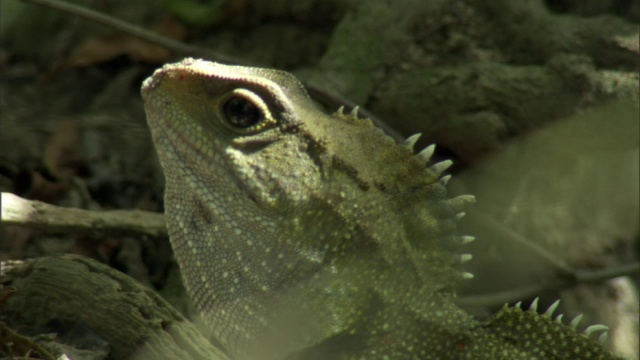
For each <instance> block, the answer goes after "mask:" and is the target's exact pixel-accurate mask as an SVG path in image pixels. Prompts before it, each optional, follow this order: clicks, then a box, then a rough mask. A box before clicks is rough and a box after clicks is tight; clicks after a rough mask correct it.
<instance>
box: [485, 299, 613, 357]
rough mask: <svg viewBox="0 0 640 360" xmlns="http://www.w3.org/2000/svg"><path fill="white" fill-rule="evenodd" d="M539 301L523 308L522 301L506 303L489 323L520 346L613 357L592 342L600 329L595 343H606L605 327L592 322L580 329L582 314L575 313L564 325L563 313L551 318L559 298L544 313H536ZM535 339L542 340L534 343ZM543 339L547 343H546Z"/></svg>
mask: <svg viewBox="0 0 640 360" xmlns="http://www.w3.org/2000/svg"><path fill="white" fill-rule="evenodd" d="M538 303H539V298H536V299H534V300H533V302H532V303H531V305H530V306H529V308H528V309H526V310H524V309H523V308H522V302H518V303H516V304H515V305H514V306H513V307H510V306H509V305H508V304H505V305H504V306H503V308H502V310H500V312H498V314H496V315H495V316H494V317H493V318H492V319H491V320H489V322H488V325H489V327H491V328H494V329H495V330H496V331H497V332H499V333H501V334H505V335H507V334H510V335H508V336H509V338H513V337H515V339H514V340H515V341H516V342H518V343H520V344H523V346H524V344H526V345H527V346H530V345H531V344H533V346H539V347H540V348H538V349H536V350H540V349H542V350H543V351H545V352H549V353H554V349H556V350H557V349H576V351H579V352H580V354H578V353H572V356H573V357H574V358H580V359H615V357H613V356H612V355H610V353H609V352H608V351H607V350H605V349H604V347H602V345H600V344H597V343H593V342H591V341H592V339H591V335H593V334H596V333H598V332H601V333H600V335H599V336H598V342H599V343H604V342H606V340H607V336H608V333H607V330H608V329H609V328H608V327H607V326H605V325H601V324H597V325H591V326H589V327H587V328H586V329H585V330H584V332H580V331H578V330H577V327H578V325H579V324H580V321H581V320H582V315H578V316H576V317H575V318H574V319H573V320H572V321H571V322H570V323H569V325H568V326H567V325H565V324H564V323H563V321H562V318H563V315H562V314H559V315H557V316H556V317H555V318H554V317H553V316H554V313H555V312H556V310H557V309H558V306H559V305H560V300H556V301H555V302H554V303H553V304H551V305H550V306H549V308H548V309H547V310H546V311H545V312H544V313H543V314H540V313H538ZM538 339H539V340H541V341H540V342H541V343H540V344H535V342H537V341H538ZM545 341H546V342H548V344H546V345H545V344H544V342H545ZM558 341H560V342H563V344H562V345H567V344H570V345H572V346H561V344H556V343H555V342H558ZM543 347H546V348H543ZM554 354H555V353H554ZM576 356H577V357H576ZM581 356H582V357H581Z"/></svg>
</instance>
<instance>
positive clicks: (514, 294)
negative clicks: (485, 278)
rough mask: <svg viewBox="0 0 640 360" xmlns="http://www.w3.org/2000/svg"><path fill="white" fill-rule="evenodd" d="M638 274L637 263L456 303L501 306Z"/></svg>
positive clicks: (577, 273)
mask: <svg viewBox="0 0 640 360" xmlns="http://www.w3.org/2000/svg"><path fill="white" fill-rule="evenodd" d="M638 274H640V262H637V261H636V262H632V263H629V264H624V265H618V266H610V267H607V268H604V269H599V270H584V271H576V272H574V273H573V274H572V276H570V277H566V276H559V277H557V278H555V279H553V280H550V281H547V282H544V283H540V284H536V285H528V286H523V287H520V288H515V289H510V290H507V291H501V292H495V293H491V294H483V295H471V296H462V297H459V298H457V299H456V303H457V304H458V305H460V306H463V307H465V306H466V307H468V306H500V305H502V304H505V303H511V302H515V301H520V300H522V299H527V298H531V297H534V296H537V295H540V294H543V293H545V292H556V291H559V290H564V289H568V288H571V287H574V286H577V285H581V284H597V283H601V282H604V281H607V280H610V279H614V278H617V277H621V276H638Z"/></svg>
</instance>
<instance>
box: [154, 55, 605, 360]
mask: <svg viewBox="0 0 640 360" xmlns="http://www.w3.org/2000/svg"><path fill="white" fill-rule="evenodd" d="M142 94H143V97H144V99H145V110H146V112H147V119H148V122H149V125H150V128H151V132H152V135H153V140H154V143H155V146H156V150H157V152H158V155H159V158H160V162H161V165H162V167H163V170H164V173H165V177H166V190H165V207H166V215H167V224H168V229H169V234H170V238H171V242H172V246H173V247H174V251H175V254H176V258H177V261H178V263H179V265H180V268H181V271H182V274H183V278H184V282H185V286H186V288H187V291H188V293H189V295H190V296H191V297H192V299H193V301H194V303H195V304H196V306H197V307H198V309H199V311H200V313H201V315H202V317H203V319H204V321H205V323H206V324H207V325H208V327H209V329H210V330H211V332H212V337H213V338H214V339H215V341H217V342H218V343H219V344H220V345H221V346H222V347H223V348H224V349H225V350H226V351H227V352H228V353H229V354H230V355H231V356H232V357H234V358H237V359H256V358H260V359H285V358H287V359H298V358H301V359H326V358H335V359H399V360H402V359H480V360H482V359H547V358H549V359H556V358H557V359H560V358H564V357H554V356H556V355H554V351H556V352H557V351H561V352H562V351H578V352H577V353H576V354H578V355H579V356H583V355H584V354H586V352H583V350H584V349H586V351H587V352H588V353H589V354H590V355H589V356H586V355H584V357H583V358H585V359H613V358H614V357H613V356H611V355H609V354H608V353H607V352H606V350H604V349H603V348H602V347H601V346H600V345H598V344H595V343H592V342H590V340H589V339H588V338H587V337H586V336H585V335H583V334H580V333H578V332H576V331H574V330H573V329H572V328H570V327H566V326H564V325H562V324H560V323H557V322H553V321H550V320H549V319H548V318H549V316H543V315H539V314H537V313H535V311H533V310H530V311H524V312H523V311H522V310H520V309H517V308H506V309H503V311H502V312H500V313H499V314H498V315H496V316H495V317H494V318H493V319H492V320H490V321H488V322H486V323H479V322H477V321H476V320H474V319H473V318H472V317H471V316H469V315H468V314H466V313H465V312H464V311H462V310H460V309H458V308H457V307H455V305H453V303H452V301H451V300H452V297H453V296H454V292H453V286H454V285H455V284H456V282H457V281H458V280H459V279H460V278H461V277H462V275H461V273H460V272H459V270H458V264H459V263H460V261H461V259H462V260H467V259H468V257H467V256H464V255H463V256H460V255H459V254H458V252H457V251H456V249H455V248H456V247H457V246H458V245H460V244H461V243H463V242H465V241H468V240H470V238H468V237H458V236H455V235H454V232H453V231H454V229H455V223H456V222H457V221H458V220H459V218H460V217H461V214H462V213H461V211H462V210H463V209H464V206H465V205H466V204H467V203H469V202H472V201H473V197H471V196H461V197H458V198H454V199H448V198H447V197H446V191H445V185H446V182H447V180H448V177H447V176H444V177H443V176H441V175H442V172H443V171H444V170H446V168H447V167H448V166H449V165H450V162H442V163H438V164H432V165H430V166H427V164H428V162H429V158H430V156H431V154H432V153H433V147H428V148H426V149H425V150H423V151H422V152H420V153H419V154H417V155H414V154H413V149H412V147H413V143H415V140H416V137H411V138H409V139H408V140H407V142H406V143H405V144H402V145H398V144H396V143H395V142H394V141H393V140H392V139H391V138H389V137H388V136H387V135H385V134H384V133H383V132H382V131H381V130H380V129H378V128H376V127H375V126H373V124H372V123H371V122H370V121H369V120H367V119H360V118H358V117H357V110H355V111H354V112H353V113H351V114H343V113H342V111H338V112H337V113H335V114H333V115H327V114H325V113H323V112H322V111H320V110H319V109H318V108H316V107H315V105H314V104H313V102H312V101H311V100H310V99H309V97H308V96H307V94H306V92H305V90H304V88H303V87H302V85H301V84H300V83H299V82H298V81H297V80H296V79H295V78H293V76H291V75H290V74H288V73H286V72H282V71H277V70H268V69H259V68H249V67H240V66H226V65H221V64H216V63H211V62H206V61H202V60H194V59H185V60H183V61H182V62H180V63H177V64H171V65H166V66H165V67H163V68H162V69H159V70H157V71H156V73H155V74H154V75H153V76H152V77H150V78H149V79H148V80H146V81H145V84H144V85H143V90H142ZM530 319H534V320H530ZM536 319H539V320H540V321H538V320H536ZM518 326H520V327H518ZM516 328H517V329H518V330H516ZM522 329H526V331H523V330H522ZM595 330H600V329H599V328H597V329H595ZM541 332H543V333H545V335H548V334H554V335H557V334H560V335H562V338H563V341H564V343H565V348H563V349H562V348H560V346H561V345H559V344H557V343H556V342H553V343H552V344H551V345H549V346H546V347H545V346H544V343H545V341H551V340H554V341H555V339H551V340H549V339H547V338H542V339H543V341H539V339H540V337H539V333H541ZM567 339H570V341H569V342H568V343H569V344H570V347H571V348H570V349H569V348H568V346H567V345H566V344H567V341H568V340H567ZM576 349H578V350H576Z"/></svg>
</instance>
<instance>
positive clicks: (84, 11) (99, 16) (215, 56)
mask: <svg viewBox="0 0 640 360" xmlns="http://www.w3.org/2000/svg"><path fill="white" fill-rule="evenodd" d="M22 1H24V2H27V3H32V4H37V5H41V6H45V7H48V8H51V9H55V10H58V11H62V12H65V13H69V14H72V15H76V16H79V17H81V18H83V19H87V20H90V21H93V22H96V23H99V24H102V25H105V26H107V27H110V28H112V29H115V30H119V31H122V32H124V33H127V34H128V35H131V36H134V37H137V38H139V39H142V40H145V41H148V42H150V43H153V44H156V45H159V46H162V47H165V48H167V49H170V50H173V51H175V52H177V53H180V54H183V55H186V56H198V57H203V58H207V59H210V60H214V61H219V62H222V63H229V64H242V65H250V64H249V62H248V61H246V60H243V59H238V58H234V57H232V56H228V55H225V54H220V53H217V52H215V51H211V50H207V49H203V48H200V47H197V46H191V45H187V44H185V43H183V42H180V41H177V40H173V39H170V38H168V37H165V36H162V35H159V34H156V33H154V32H152V31H149V30H145V29H143V28H141V27H139V26H135V25H133V24H130V23H128V22H126V21H122V20H120V19H117V18H115V17H113V16H109V15H106V14H103V13H100V12H97V11H95V10H91V9H89V8H85V7H82V6H78V5H74V4H72V3H69V2H63V1H56V0H22Z"/></svg>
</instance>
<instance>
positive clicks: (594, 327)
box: [504, 298, 609, 343]
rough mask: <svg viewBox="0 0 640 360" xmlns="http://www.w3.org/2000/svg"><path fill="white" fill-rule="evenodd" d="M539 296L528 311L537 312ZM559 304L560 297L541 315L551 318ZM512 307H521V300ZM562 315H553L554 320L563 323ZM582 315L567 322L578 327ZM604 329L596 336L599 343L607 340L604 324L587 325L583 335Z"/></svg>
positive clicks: (607, 334) (506, 305)
mask: <svg viewBox="0 0 640 360" xmlns="http://www.w3.org/2000/svg"><path fill="white" fill-rule="evenodd" d="M539 299H540V298H535V299H534V300H533V302H532V303H531V305H530V306H529V311H533V312H536V313H537V312H538V301H539ZM559 305H560V299H558V300H556V301H555V302H554V303H553V304H551V305H550V306H549V308H548V309H547V311H545V312H544V314H543V316H546V317H549V318H552V317H553V313H554V312H555V311H556V309H558V306H559ZM504 306H505V307H508V306H509V305H508V304H505V305H504ZM514 308H518V309H521V310H523V309H522V301H519V302H518V303H516V304H515V305H514ZM563 316H564V315H563V314H559V315H558V316H556V317H555V319H554V321H555V322H557V323H558V324H563V325H564V323H563V322H562V317H563ZM582 317H583V314H580V315H578V316H576V317H575V318H574V319H573V320H571V322H570V323H569V326H570V327H572V328H574V329H576V328H577V327H578V325H579V324H580V321H582ZM602 330H604V332H603V333H602V334H600V336H599V337H598V341H600V342H601V343H604V342H605V341H607V338H608V336H609V333H608V331H607V330H609V328H608V327H607V326H606V325H602V324H596V325H591V326H589V327H587V328H586V329H585V330H584V335H585V336H586V337H589V336H590V335H591V334H593V333H594V332H596V331H602Z"/></svg>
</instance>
